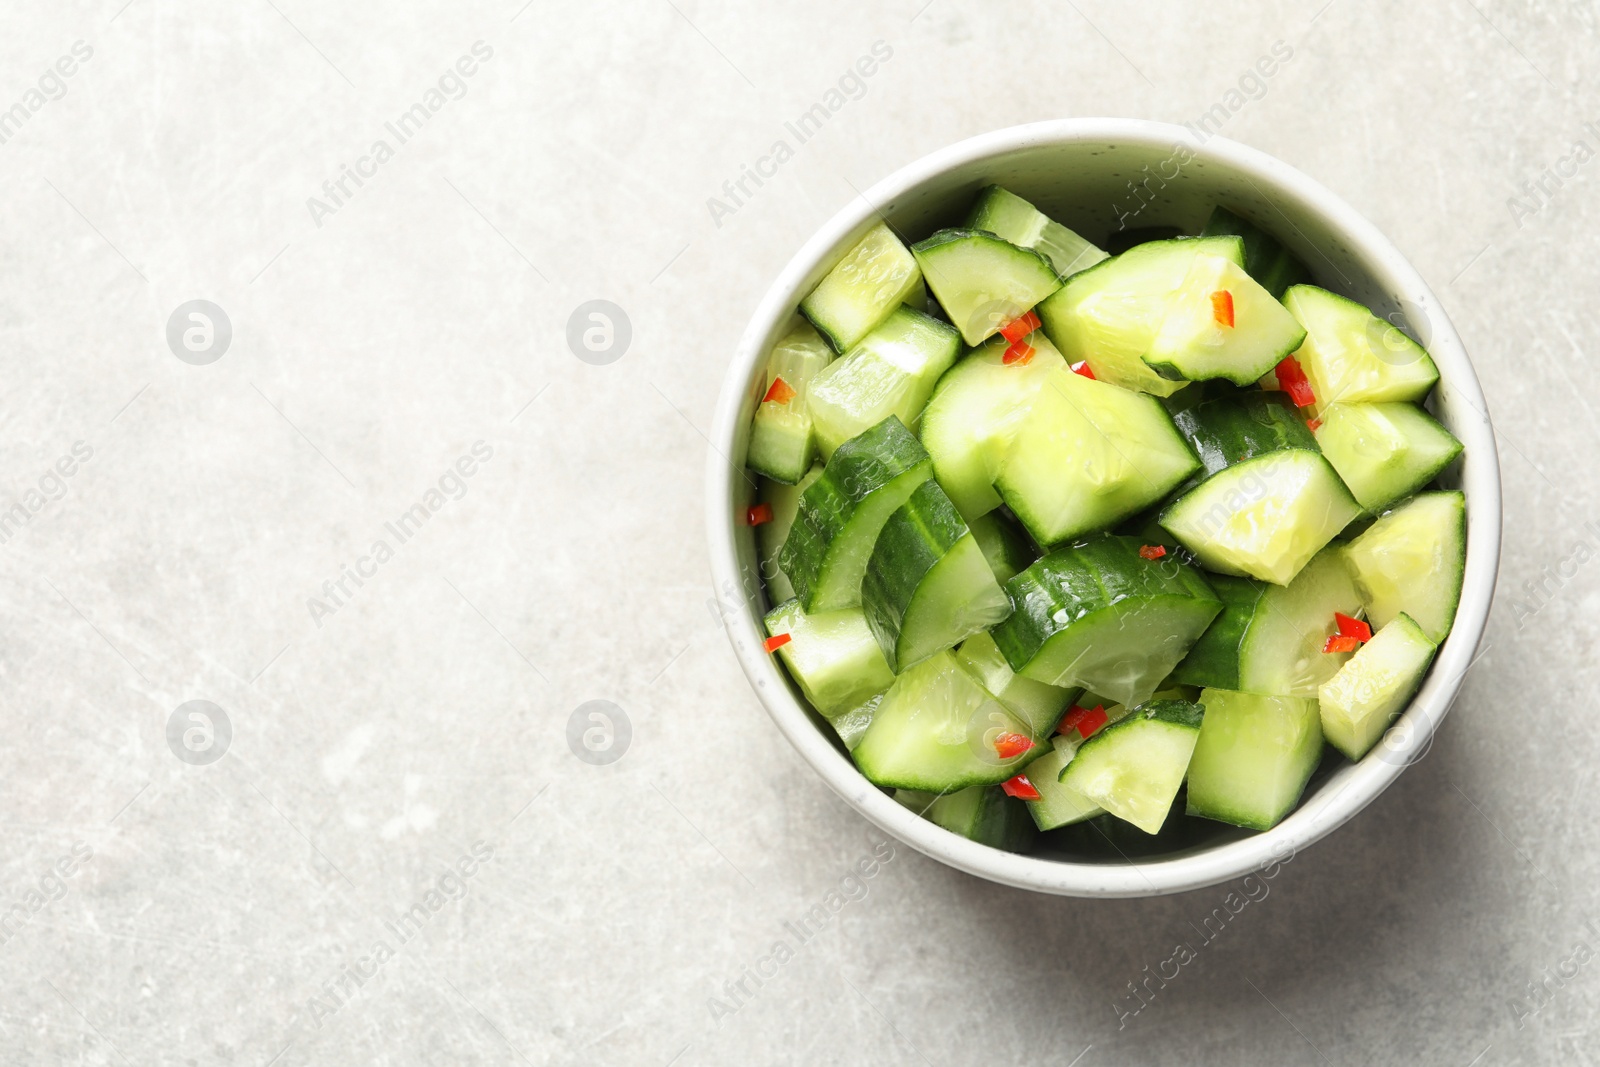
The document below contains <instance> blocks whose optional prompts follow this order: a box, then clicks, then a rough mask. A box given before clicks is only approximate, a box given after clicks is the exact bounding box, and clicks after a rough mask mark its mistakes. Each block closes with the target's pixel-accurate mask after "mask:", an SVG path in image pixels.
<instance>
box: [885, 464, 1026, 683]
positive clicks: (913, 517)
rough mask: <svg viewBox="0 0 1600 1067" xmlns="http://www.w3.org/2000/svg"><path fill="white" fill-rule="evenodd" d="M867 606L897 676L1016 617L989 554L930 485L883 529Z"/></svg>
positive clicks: (941, 493) (930, 481) (947, 500)
mask: <svg viewBox="0 0 1600 1067" xmlns="http://www.w3.org/2000/svg"><path fill="white" fill-rule="evenodd" d="M861 602H862V604H863V606H864V607H865V608H866V614H867V624H868V625H869V626H870V627H871V628H872V632H873V634H874V635H875V636H876V637H877V639H878V644H879V646H880V647H881V648H882V649H883V655H884V658H885V659H887V660H888V661H889V666H890V667H891V668H892V669H893V670H895V671H896V672H899V671H903V670H905V669H906V668H907V667H908V666H910V665H911V664H913V663H919V662H921V661H922V660H925V659H927V658H928V657H929V656H931V655H933V654H934V653H935V652H938V651H939V650H941V649H946V648H954V647H955V646H956V645H957V644H959V643H960V642H962V641H964V640H966V639H967V638H968V637H971V636H972V635H973V634H976V633H982V632H983V631H985V630H987V629H988V628H989V627H991V626H993V625H994V624H995V623H997V622H999V621H1000V620H1001V619H1003V618H1005V617H1006V616H1007V615H1009V614H1011V601H1010V600H1009V599H1008V598H1007V597H1006V594H1005V590H1003V589H1001V588H1000V583H999V582H997V581H995V577H994V571H993V570H991V569H990V567H989V561H988V560H986V559H984V557H983V549H981V548H980V547H978V542H977V539H976V538H974V537H973V536H972V533H971V531H970V530H968V529H967V524H966V523H965V522H962V521H961V516H960V514H959V513H957V511H956V508H955V505H954V504H952V503H950V498H949V497H947V496H945V495H944V490H943V489H940V488H939V483H938V482H936V481H934V480H933V479H932V478H929V479H928V480H927V481H925V482H923V483H922V484H921V485H919V486H918V487H917V489H916V491H915V492H913V493H912V494H911V497H910V498H909V499H908V500H907V501H906V502H905V503H904V504H902V505H901V506H900V508H899V510H897V511H896V512H895V513H894V514H893V515H890V516H889V521H888V522H886V523H884V525H883V532H882V533H880V534H879V535H878V544H877V547H876V548H874V549H873V550H872V558H871V559H870V560H869V561H868V563H867V574H866V579H865V581H864V582H863V583H862V586H861Z"/></svg>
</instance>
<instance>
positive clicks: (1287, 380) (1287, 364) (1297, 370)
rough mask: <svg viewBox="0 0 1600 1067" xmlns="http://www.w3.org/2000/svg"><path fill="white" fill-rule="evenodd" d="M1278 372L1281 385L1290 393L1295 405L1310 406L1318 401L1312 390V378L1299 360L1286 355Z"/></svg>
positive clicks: (1299, 406)
mask: <svg viewBox="0 0 1600 1067" xmlns="http://www.w3.org/2000/svg"><path fill="white" fill-rule="evenodd" d="M1276 373H1277V375H1278V385H1279V387H1281V388H1282V389H1283V391H1284V392H1286V393H1288V394H1289V399H1290V400H1293V401H1294V406H1295V407H1298V408H1308V407H1310V406H1311V405H1312V404H1315V403H1316V402H1317V397H1316V394H1315V393H1313V392H1312V391H1311V380H1310V379H1309V378H1307V377H1306V372H1305V371H1304V370H1303V369H1302V368H1301V366H1300V361H1299V360H1297V359H1295V358H1294V357H1293V356H1285V357H1284V360H1283V362H1282V363H1280V364H1278V369H1277V372H1276Z"/></svg>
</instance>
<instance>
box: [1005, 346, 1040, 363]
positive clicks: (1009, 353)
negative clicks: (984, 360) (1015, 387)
mask: <svg viewBox="0 0 1600 1067" xmlns="http://www.w3.org/2000/svg"><path fill="white" fill-rule="evenodd" d="M1031 359H1033V346H1032V345H1030V344H1029V343H1028V342H1026V341H1016V342H1014V343H1013V344H1012V345H1011V347H1010V348H1008V349H1006V354H1005V355H1003V356H1001V357H1000V362H1001V363H1004V364H1006V365H1007V366H1010V365H1011V364H1013V363H1020V364H1023V365H1026V364H1027V363H1028V361H1029V360H1031Z"/></svg>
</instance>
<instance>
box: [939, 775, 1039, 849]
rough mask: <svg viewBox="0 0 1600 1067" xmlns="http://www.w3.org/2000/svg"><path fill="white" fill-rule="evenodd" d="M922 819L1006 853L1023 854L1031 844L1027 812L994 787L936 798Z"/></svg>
mask: <svg viewBox="0 0 1600 1067" xmlns="http://www.w3.org/2000/svg"><path fill="white" fill-rule="evenodd" d="M922 795H924V794H918V796H922ZM924 818H926V819H928V820H929V821H930V822H932V823H934V824H935V825H938V826H942V827H944V828H945V829H946V830H949V831H950V832H951V833H953V834H960V835H961V836H962V837H965V838H968V839H969V840H972V841H976V842H977V843H978V844H980V845H988V846H989V847H990V848H1002V849H1005V850H1006V851H1007V852H1024V851H1026V850H1027V848H1028V846H1029V845H1031V844H1032V843H1033V837H1034V829H1033V820H1032V819H1030V818H1029V817H1028V809H1027V808H1026V807H1024V806H1023V803H1022V801H1020V800H1017V799H1015V798H1013V797H1009V796H1007V795H1006V793H1005V791H1004V790H1002V789H1001V788H1000V787H999V786H997V785H976V786H972V787H971V788H969V789H962V790H959V791H957V792H954V793H946V794H945V795H944V796H941V797H936V798H935V799H934V800H933V801H932V802H930V803H929V804H928V806H927V814H926V815H925V816H924Z"/></svg>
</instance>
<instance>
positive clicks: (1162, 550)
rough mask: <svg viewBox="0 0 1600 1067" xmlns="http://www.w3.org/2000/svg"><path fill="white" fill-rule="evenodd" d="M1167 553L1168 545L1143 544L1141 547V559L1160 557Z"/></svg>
mask: <svg viewBox="0 0 1600 1067" xmlns="http://www.w3.org/2000/svg"><path fill="white" fill-rule="evenodd" d="M1166 554H1167V546H1166V545H1143V546H1141V547H1140V549H1139V558H1140V559H1160V558H1161V557H1162V556H1165V555H1166Z"/></svg>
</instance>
